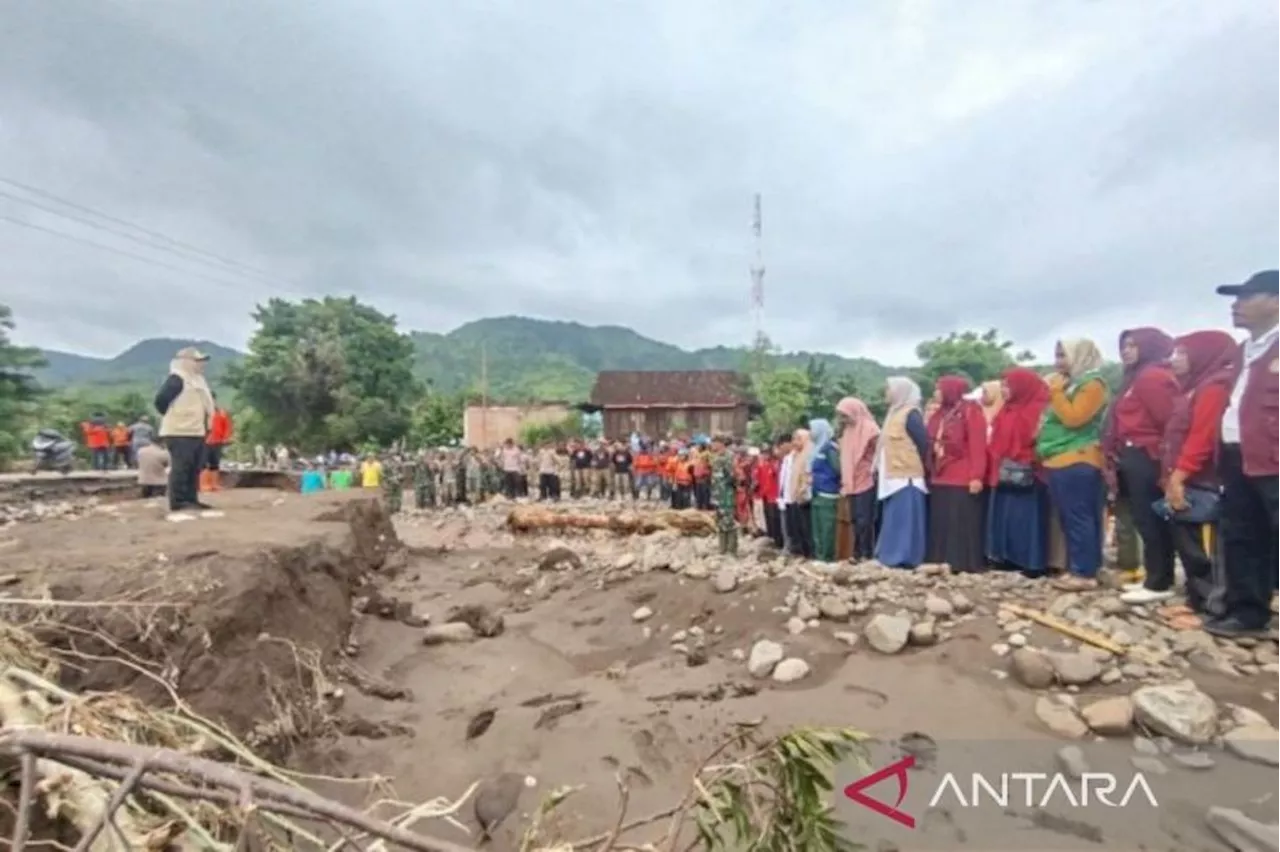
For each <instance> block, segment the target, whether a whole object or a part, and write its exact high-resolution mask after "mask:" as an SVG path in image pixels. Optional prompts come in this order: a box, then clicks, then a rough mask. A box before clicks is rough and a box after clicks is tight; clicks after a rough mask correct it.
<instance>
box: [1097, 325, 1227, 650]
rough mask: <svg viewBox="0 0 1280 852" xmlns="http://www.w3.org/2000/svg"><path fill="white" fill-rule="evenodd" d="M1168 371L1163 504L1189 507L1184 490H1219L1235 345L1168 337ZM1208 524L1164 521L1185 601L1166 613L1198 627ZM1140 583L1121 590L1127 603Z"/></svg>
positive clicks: (1207, 590)
mask: <svg viewBox="0 0 1280 852" xmlns="http://www.w3.org/2000/svg"><path fill="white" fill-rule="evenodd" d="M1171 364H1172V367H1173V372H1174V373H1175V374H1176V375H1177V377H1178V385H1179V388H1180V391H1181V392H1180V393H1179V394H1178V396H1177V397H1176V398H1175V400H1174V407H1173V412H1172V414H1171V415H1170V417H1169V421H1168V425H1167V426H1166V427H1165V433H1164V438H1163V441H1162V447H1161V451H1162V452H1161V455H1162V458H1161V461H1162V476H1161V479H1162V481H1163V483H1164V496H1165V499H1166V500H1167V501H1168V502H1169V508H1170V509H1172V510H1173V511H1174V512H1182V511H1185V510H1187V509H1188V508H1189V505H1190V500H1189V498H1188V496H1187V495H1188V492H1195V491H1197V490H1199V491H1200V499H1202V500H1207V501H1209V502H1213V501H1215V500H1216V496H1217V494H1218V491H1219V487H1220V483H1219V482H1218V478H1217V473H1216V469H1217V464H1216V461H1217V454H1218V443H1219V439H1220V438H1221V430H1222V415H1223V412H1225V411H1226V410H1227V404H1228V403H1229V402H1230V401H1231V389H1232V387H1233V386H1234V385H1235V380H1236V376H1237V375H1238V374H1239V373H1240V346H1239V344H1237V343H1236V341H1235V339H1234V338H1232V337H1231V335H1229V334H1227V333H1226V332H1225V331H1197V332H1195V333H1193V334H1188V335H1186V336H1184V337H1179V338H1178V339H1177V340H1176V341H1175V342H1174V349H1173V358H1172V359H1171ZM1213 526H1214V525H1213V524H1197V523H1185V522H1179V521H1178V520H1177V519H1176V517H1175V518H1174V519H1173V520H1171V521H1170V522H1169V528H1170V532H1171V535H1172V540H1173V546H1174V548H1175V549H1176V550H1177V553H1178V558H1179V559H1180V560H1182V567H1183V570H1184V571H1185V572H1186V575H1187V606H1186V607H1185V608H1180V607H1179V608H1171V609H1170V610H1169V611H1167V612H1166V615H1169V616H1173V617H1175V618H1178V619H1179V622H1178V624H1177V626H1179V627H1183V628H1184V629H1189V628H1195V627H1199V618H1198V617H1199V616H1202V615H1209V614H1210V613H1209V612H1208V611H1207V610H1208V606H1207V605H1208V603H1209V598H1210V594H1211V592H1212V591H1213V588H1214V581H1213V574H1214V571H1213V567H1214V560H1213V555H1212V554H1213V551H1214V547H1213V545H1212V540H1213V536H1214V532H1215V531H1214V529H1213ZM1142 591H1143V589H1142V588H1141V587H1139V588H1137V589H1132V590H1130V591H1127V592H1125V594H1124V595H1122V596H1121V600H1124V601H1126V602H1129V601H1130V600H1132V599H1133V598H1134V597H1136V596H1138V595H1140V594H1141V592H1142Z"/></svg>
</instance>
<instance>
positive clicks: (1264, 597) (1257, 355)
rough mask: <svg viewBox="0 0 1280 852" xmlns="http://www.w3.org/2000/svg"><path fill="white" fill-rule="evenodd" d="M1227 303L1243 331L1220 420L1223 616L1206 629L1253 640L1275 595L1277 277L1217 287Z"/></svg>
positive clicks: (1279, 408)
mask: <svg viewBox="0 0 1280 852" xmlns="http://www.w3.org/2000/svg"><path fill="white" fill-rule="evenodd" d="M1218 294H1219V295H1222V296H1233V297H1234V298H1235V301H1234V302H1232V304H1231V320H1232V323H1233V324H1234V325H1235V326H1236V328H1242V329H1244V330H1245V331H1247V332H1249V339H1248V340H1246V341H1245V342H1244V344H1243V345H1242V346H1241V364H1242V369H1241V371H1240V377H1239V378H1238V379H1236V384H1235V388H1234V389H1233V390H1232V393H1231V402H1230V403H1229V404H1228V405H1227V410H1226V412H1224V413H1223V415H1222V445H1221V447H1220V448H1219V453H1218V474H1219V476H1220V477H1221V479H1222V500H1221V503H1220V509H1221V513H1220V518H1219V522H1218V528H1219V534H1220V535H1221V536H1222V552H1223V563H1224V565H1223V567H1224V569H1225V573H1226V593H1225V596H1224V598H1223V613H1222V615H1221V616H1219V617H1218V618H1214V619H1210V620H1208V621H1206V622H1205V625H1204V629H1205V630H1206V631H1208V632H1209V633H1212V634H1214V635H1215V636H1222V637H1244V636H1255V635H1259V634H1261V633H1263V632H1264V631H1266V629H1267V626H1268V624H1269V623H1270V621H1271V607H1270V601H1271V594H1272V592H1273V591H1274V590H1275V588H1276V564H1277V558H1278V557H1277V547H1276V540H1277V539H1276V472H1277V467H1278V464H1277V462H1278V461H1280V448H1278V446H1277V441H1278V439H1280V436H1278V435H1277V428H1276V418H1277V415H1278V414H1280V404H1278V399H1277V397H1278V394H1277V377H1280V348H1278V347H1277V331H1276V325H1277V320H1278V319H1280V273H1277V271H1276V270H1274V269H1272V270H1268V271H1266V272H1259V273H1258V274H1256V275H1254V276H1253V277H1252V278H1250V279H1249V280H1248V281H1246V282H1244V283H1243V284H1230V285H1227V286H1224V287H1219V288H1218Z"/></svg>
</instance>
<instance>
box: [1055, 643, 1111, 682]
mask: <svg viewBox="0 0 1280 852" xmlns="http://www.w3.org/2000/svg"><path fill="white" fill-rule="evenodd" d="M1045 656H1046V657H1048V658H1049V663H1050V664H1051V665H1052V666H1053V673H1054V675H1056V676H1057V678H1058V680H1059V681H1061V682H1062V683H1064V684H1069V685H1072V686H1083V685H1085V684H1086V683H1092V682H1093V681H1095V680H1097V679H1098V676H1099V675H1101V674H1102V664H1101V663H1099V662H1098V658H1097V657H1095V656H1093V654H1090V653H1089V652H1087V651H1077V652H1075V653H1072V654H1064V653H1060V652H1056V651H1050V652H1046V653H1045Z"/></svg>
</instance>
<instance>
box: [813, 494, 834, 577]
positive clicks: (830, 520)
mask: <svg viewBox="0 0 1280 852" xmlns="http://www.w3.org/2000/svg"><path fill="white" fill-rule="evenodd" d="M841 502H842V501H841V500H840V496H839V495H837V494H815V495H813V502H812V503H811V504H810V505H811V506H812V508H811V509H810V512H811V517H812V521H813V558H814V559H818V560H820V561H822V562H834V561H835V559H836V515H837V513H838V512H839V507H840V503H841Z"/></svg>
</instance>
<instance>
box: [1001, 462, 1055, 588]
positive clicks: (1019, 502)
mask: <svg viewBox="0 0 1280 852" xmlns="http://www.w3.org/2000/svg"><path fill="white" fill-rule="evenodd" d="M1045 501H1046V497H1045V490H1044V486H1042V485H1039V484H1037V485H1036V486H1035V488H1032V489H1029V490H1026V491H1020V490H1014V489H1010V488H1000V487H996V488H992V489H991V496H990V498H988V504H987V558H988V559H989V560H991V561H992V562H994V563H996V564H997V565H998V566H999V567H1002V568H1009V569H1012V570H1015V571H1021V572H1022V573H1024V574H1030V575H1037V576H1038V575H1040V574H1043V573H1044V564H1045V563H1044V560H1045V548H1046V545H1047V544H1048V536H1047V531H1046V530H1045V520H1046V516H1045V505H1046V504H1045Z"/></svg>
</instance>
